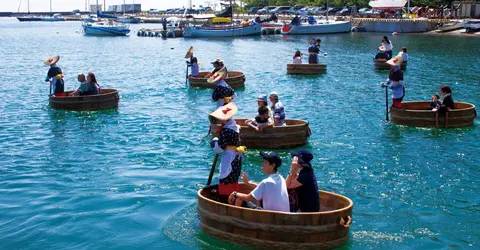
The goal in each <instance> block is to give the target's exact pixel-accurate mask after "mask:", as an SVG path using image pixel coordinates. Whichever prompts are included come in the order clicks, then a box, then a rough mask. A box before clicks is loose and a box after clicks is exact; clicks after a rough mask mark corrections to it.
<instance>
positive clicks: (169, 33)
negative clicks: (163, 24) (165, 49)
mask: <svg viewBox="0 0 480 250" xmlns="http://www.w3.org/2000/svg"><path fill="white" fill-rule="evenodd" d="M167 37H169V38H174V37H175V32H172V31H169V32H167Z"/></svg>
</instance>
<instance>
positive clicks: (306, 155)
mask: <svg viewBox="0 0 480 250" xmlns="http://www.w3.org/2000/svg"><path fill="white" fill-rule="evenodd" d="M290 155H291V156H292V157H294V156H296V157H298V164H300V165H302V166H304V167H309V168H311V167H312V164H310V161H311V160H312V159H313V154H312V153H310V151H308V150H306V149H300V150H299V151H296V152H295V151H292V152H290Z"/></svg>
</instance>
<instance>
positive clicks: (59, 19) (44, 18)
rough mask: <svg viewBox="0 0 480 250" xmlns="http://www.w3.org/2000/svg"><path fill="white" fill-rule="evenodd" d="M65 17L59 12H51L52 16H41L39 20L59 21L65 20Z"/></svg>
mask: <svg viewBox="0 0 480 250" xmlns="http://www.w3.org/2000/svg"><path fill="white" fill-rule="evenodd" d="M65 20H66V19H65V18H64V17H62V15H60V14H58V13H57V14H53V16H52V17H42V18H41V20H40V21H44V22H60V21H65Z"/></svg>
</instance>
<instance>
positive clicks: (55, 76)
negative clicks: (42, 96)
mask: <svg viewBox="0 0 480 250" xmlns="http://www.w3.org/2000/svg"><path fill="white" fill-rule="evenodd" d="M59 60H60V56H54V57H52V58H49V59H47V60H45V61H44V62H43V63H44V64H45V65H49V66H50V69H48V73H47V77H46V78H45V82H50V84H52V88H53V94H54V95H59V94H61V93H63V92H65V90H64V89H65V83H64V81H63V73H62V69H61V68H60V67H58V66H57V62H58V61H59ZM50 94H52V93H50Z"/></svg>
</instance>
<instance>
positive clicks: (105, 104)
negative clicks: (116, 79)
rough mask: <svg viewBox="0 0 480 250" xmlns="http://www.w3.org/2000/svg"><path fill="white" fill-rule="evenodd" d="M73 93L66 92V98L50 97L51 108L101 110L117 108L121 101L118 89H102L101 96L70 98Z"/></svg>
mask: <svg viewBox="0 0 480 250" xmlns="http://www.w3.org/2000/svg"><path fill="white" fill-rule="evenodd" d="M72 92H73V91H67V92H65V96H50V106H51V107H52V108H53V109H62V110H77V111H82V110H100V109H109V108H115V107H117V106H118V102H119V101H120V97H119V96H118V90H116V89H102V93H101V94H99V95H84V96H68V95H69V94H70V93H72Z"/></svg>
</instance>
